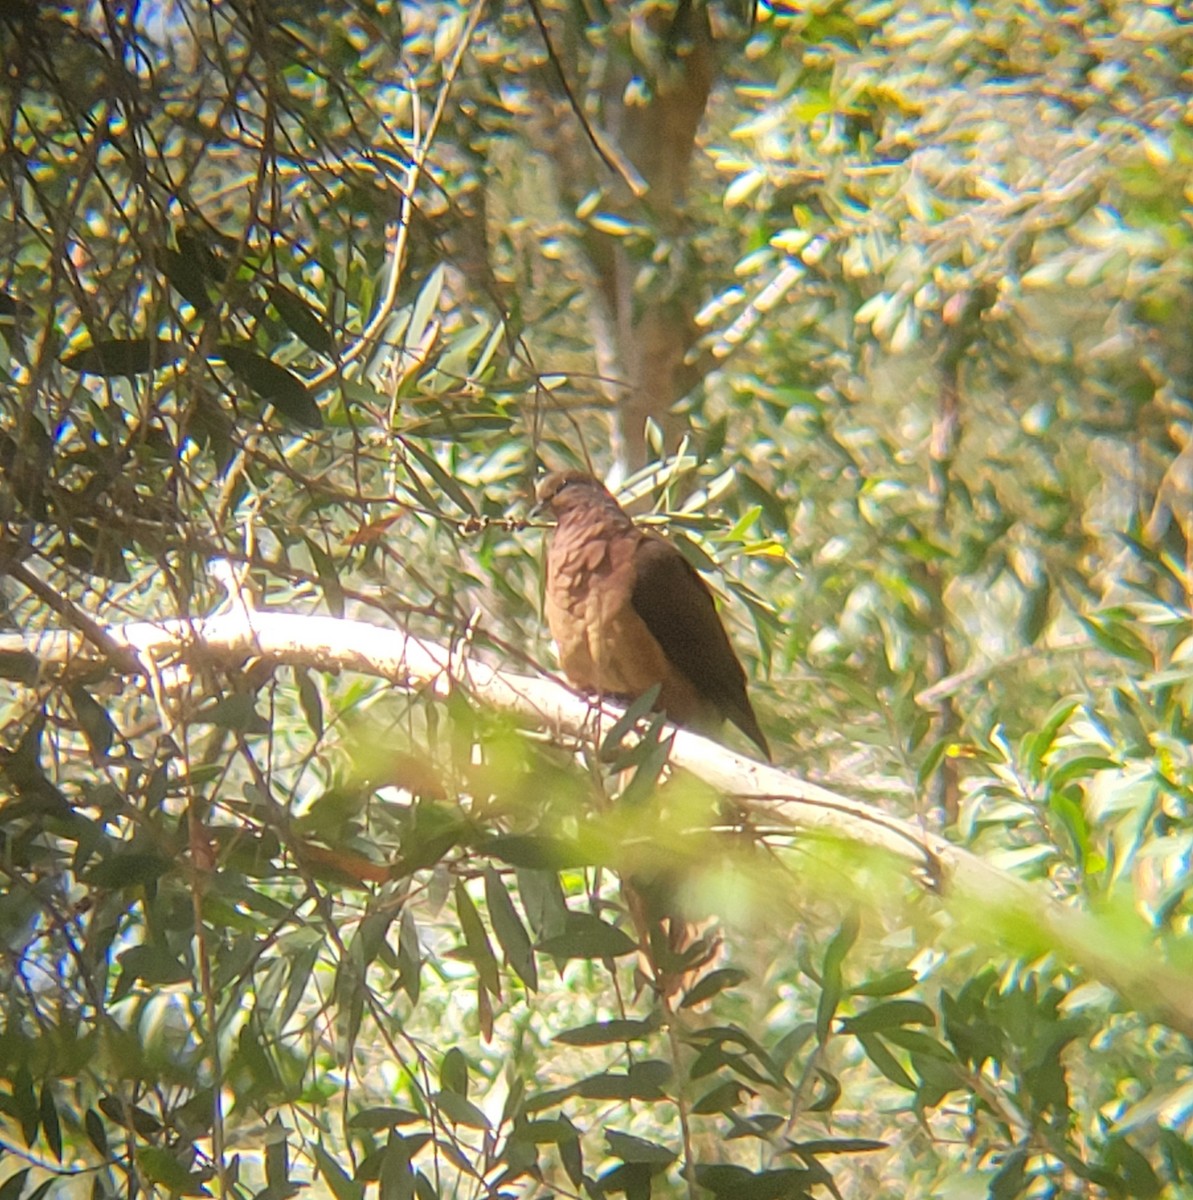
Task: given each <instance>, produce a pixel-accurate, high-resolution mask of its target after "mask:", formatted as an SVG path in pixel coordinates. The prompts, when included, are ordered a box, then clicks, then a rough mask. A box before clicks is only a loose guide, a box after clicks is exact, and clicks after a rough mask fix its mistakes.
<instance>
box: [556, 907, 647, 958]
mask: <svg viewBox="0 0 1193 1200" xmlns="http://www.w3.org/2000/svg"><path fill="white" fill-rule="evenodd" d="M538 948H539V950H541V951H542V952H543V953H544V954H549V955H551V957H552V958H620V957H621V956H622V955H623V954H633V953H634V951H635V950H637V949H638V946H637V943H636V942H635V941H634V939H633V938H631V937H630V936H629V935H628V934H626V933H625V932H623V931H622V930H620V929H618V928H617V926H616V925H610V924H609V923H608V922H606V921H602V920H601V919H600V917H594V916H593V915H592V914H591V913H583V912H570V911H569V913H568V916H567V924H566V925H565V926H564V930H563V932H562V933H560V934H557V935H556V936H555V937H551V938H547V939H546V940H545V941H543V942H540V943H539V946H538Z"/></svg>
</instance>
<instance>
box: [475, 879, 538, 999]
mask: <svg viewBox="0 0 1193 1200" xmlns="http://www.w3.org/2000/svg"><path fill="white" fill-rule="evenodd" d="M485 903H486V904H487V905H488V908H489V920H490V921H491V922H492V924H493V932H494V934H496V936H497V941H498V943H499V944H500V946H501V950H502V953H504V955H505V958H506V961H507V962H508V963H509V965H510V966H511V967H512V968H513V969H514V972H515V974H517V976H518V978H519V979H520V980H521V981H522V982H523V983H524V984H525V985H526V986H527V987H528V988H529V989H530V990H531V991H532V992H533V991H535V990H536V989H537V988H538V967H537V965H536V963H535V960H534V947H533V946H532V944H531V941H530V935H529V934H528V933H527V932H526V926H525V925H523V924H522V918H521V917H520V916H518V910H517V909H516V908H515V907H514V902H513V899H512V898H511V896H510V894H509V890H508V889H507V888H506V886H505V880H504V879H502V878H501V876H500V875H499V874H498V873H497V872H496V871H495V870H494V869H493V868H492V867H491V866H487V867H486V868H485Z"/></svg>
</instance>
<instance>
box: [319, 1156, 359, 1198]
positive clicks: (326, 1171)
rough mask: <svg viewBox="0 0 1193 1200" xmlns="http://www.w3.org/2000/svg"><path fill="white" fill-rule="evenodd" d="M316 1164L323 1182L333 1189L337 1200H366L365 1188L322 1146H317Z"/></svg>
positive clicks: (332, 1191)
mask: <svg viewBox="0 0 1193 1200" xmlns="http://www.w3.org/2000/svg"><path fill="white" fill-rule="evenodd" d="M314 1150H315V1162H316V1164H317V1165H318V1167H319V1174H320V1175H322V1176H323V1182H324V1183H326V1184H327V1186H328V1187H329V1188H330V1189H331V1193H332V1195H333V1196H334V1197H335V1200H364V1194H365V1190H364V1186H363V1185H362V1184H360V1183H358V1182H357V1181H356V1180H355V1179H353V1178H352V1176H351V1175H349V1174H348V1172H347V1171H345V1170H344V1168H343V1167H341V1166H340V1164H339V1163H338V1162H336V1160H335V1159H334V1158H332V1156H331V1155H330V1154H328V1153H327V1151H326V1150H324V1149H323V1147H322V1146H320V1145H316V1146H315V1147H314Z"/></svg>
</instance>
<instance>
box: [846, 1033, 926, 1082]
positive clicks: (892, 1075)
mask: <svg viewBox="0 0 1193 1200" xmlns="http://www.w3.org/2000/svg"><path fill="white" fill-rule="evenodd" d="M856 1036H857V1040H858V1041H859V1042H861V1044H862V1049H863V1050H864V1051H865V1052H866V1057H867V1058H868V1059H869V1060H870V1061H871V1062H872V1063H873V1064H874V1065H875V1066H876V1067H877V1068H878V1069H879V1070H880V1071H881V1072H882V1073H883V1074H884V1075H885V1076H886V1077H887V1078H888V1079H889V1080H890V1081H891V1082H892V1083H897V1084H898V1085H899V1086H900V1087H901V1088H906V1089H907V1091H909V1092H914V1091H915V1090H916V1084H915V1080H914V1079H912V1078H911V1076H910V1075H908V1074H907V1072H906V1071H905V1070H904V1069H903V1068H902V1066H900V1064H899V1061H898V1059H896V1058H895V1056H894V1055H893V1054H892V1053H891V1052H890V1050H888V1049H887V1046H886V1043H885V1042H884V1041H883V1040H882V1038H880V1037H879V1036H878V1035H877V1034H876V1033H858V1034H857V1035H856Z"/></svg>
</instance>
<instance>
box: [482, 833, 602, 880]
mask: <svg viewBox="0 0 1193 1200" xmlns="http://www.w3.org/2000/svg"><path fill="white" fill-rule="evenodd" d="M480 848H481V849H482V850H483V851H484V852H485V853H486V854H489V855H492V857H493V858H497V859H500V860H501V861H502V862H507V863H509V864H510V865H511V866H514V867H530V868H550V869H551V870H553V871H565V870H576V869H578V868H580V867H595V866H598V865H599V864H598V863H597V862H596V861H595V859H594V857H593V854H592V851H591V850H585V849H584V848H583V847H582V846H581V845H580V843H579V842H578V841H575V840H574V839H569V838H562V837H552V836H550V835H548V834H530V833H526V834H522V833H509V834H502V835H500V836H498V837H494V838H486V839H485V840H484V841H483V842H482V843H481V847H480Z"/></svg>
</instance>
